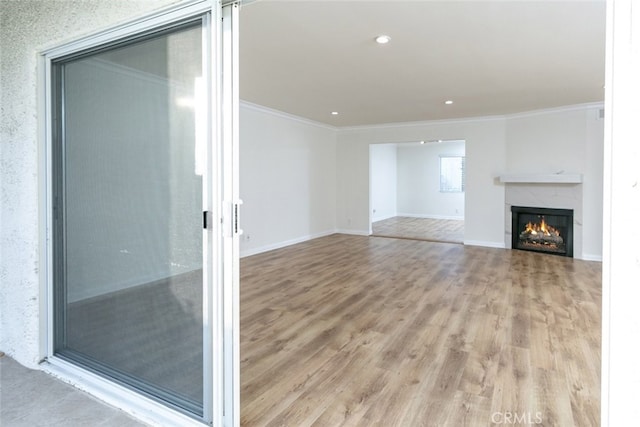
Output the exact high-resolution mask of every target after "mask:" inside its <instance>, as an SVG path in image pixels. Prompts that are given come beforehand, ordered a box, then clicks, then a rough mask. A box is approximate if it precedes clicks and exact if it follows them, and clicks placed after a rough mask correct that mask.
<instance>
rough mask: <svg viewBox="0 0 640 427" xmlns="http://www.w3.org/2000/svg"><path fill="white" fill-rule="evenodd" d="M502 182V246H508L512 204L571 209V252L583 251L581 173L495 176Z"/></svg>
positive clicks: (574, 254)
mask: <svg viewBox="0 0 640 427" xmlns="http://www.w3.org/2000/svg"><path fill="white" fill-rule="evenodd" d="M498 179H499V181H500V182H501V183H504V184H505V216H504V217H505V236H504V243H505V247H507V248H511V233H512V230H511V228H512V224H511V206H527V207H537V208H550V209H572V210H573V256H574V258H578V259H583V253H582V239H583V236H582V234H583V229H582V216H583V208H582V206H583V204H582V174H579V173H566V174H565V173H557V174H518V173H505V174H502V175H500V176H499V177H498Z"/></svg>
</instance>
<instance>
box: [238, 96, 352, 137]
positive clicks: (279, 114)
mask: <svg viewBox="0 0 640 427" xmlns="http://www.w3.org/2000/svg"><path fill="white" fill-rule="evenodd" d="M240 107H241V108H244V109H247V110H251V111H256V112H259V113H264V114H269V115H271V116H276V117H281V118H284V119H289V120H293V121H296V122H298V123H303V124H305V125H310V126H315V127H319V128H323V129H328V130H332V131H334V132H336V131H338V130H340V128H338V127H335V126H331V125H328V124H326V123H321V122H316V121H315V120H311V119H307V118H304V117H300V116H296V115H295V114H290V113H285V112H284V111H280V110H276V109H274V108H270V107H265V106H264V105H259V104H254V103H253V102H249V101H244V100H242V99H241V100H240Z"/></svg>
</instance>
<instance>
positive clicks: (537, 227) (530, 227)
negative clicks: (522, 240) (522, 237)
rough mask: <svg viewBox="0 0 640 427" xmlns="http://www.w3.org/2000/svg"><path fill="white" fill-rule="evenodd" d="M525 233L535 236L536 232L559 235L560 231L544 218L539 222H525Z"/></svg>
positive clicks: (545, 234)
mask: <svg viewBox="0 0 640 427" xmlns="http://www.w3.org/2000/svg"><path fill="white" fill-rule="evenodd" d="M524 232H525V233H529V234H532V235H534V236H537V235H538V234H542V235H544V236H559V235H560V232H559V231H558V230H556V229H555V228H553V227H552V226H550V225H548V224H547V223H546V221H545V220H544V218H542V220H541V221H540V223H536V224H532V223H531V222H529V223H527V226H526V227H525V230H524Z"/></svg>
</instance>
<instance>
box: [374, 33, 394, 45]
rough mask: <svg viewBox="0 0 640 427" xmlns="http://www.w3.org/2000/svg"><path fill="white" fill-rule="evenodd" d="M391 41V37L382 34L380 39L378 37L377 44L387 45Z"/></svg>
mask: <svg viewBox="0 0 640 427" xmlns="http://www.w3.org/2000/svg"><path fill="white" fill-rule="evenodd" d="M390 41H391V37H389V36H387V35H385V34H381V35H379V36H378V37H376V43H378V44H387V43H389V42H390Z"/></svg>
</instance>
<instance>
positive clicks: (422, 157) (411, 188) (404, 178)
mask: <svg viewBox="0 0 640 427" xmlns="http://www.w3.org/2000/svg"><path fill="white" fill-rule="evenodd" d="M464 155H465V143H464V141H445V142H441V143H438V142H427V143H425V144H410V145H409V144H400V145H399V146H398V215H400V216H409V217H421V218H441V219H464V192H461V193H443V192H441V191H440V157H441V156H462V157H464Z"/></svg>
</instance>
